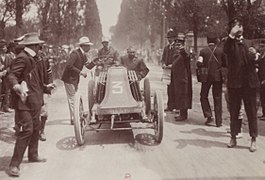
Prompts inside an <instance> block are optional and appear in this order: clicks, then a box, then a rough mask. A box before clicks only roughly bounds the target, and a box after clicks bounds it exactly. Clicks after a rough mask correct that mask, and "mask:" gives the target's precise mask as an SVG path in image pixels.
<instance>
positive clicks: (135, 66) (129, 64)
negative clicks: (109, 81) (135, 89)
mask: <svg viewBox="0 0 265 180" xmlns="http://www.w3.org/2000/svg"><path fill="white" fill-rule="evenodd" d="M121 64H122V65H123V66H124V67H126V68H127V69H128V70H134V71H135V72H136V74H137V75H140V76H141V78H144V77H145V76H146V75H147V74H148V72H149V69H148V67H147V66H146V64H145V63H144V60H143V59H139V58H138V57H135V58H134V59H129V57H128V55H126V56H122V57H121Z"/></svg>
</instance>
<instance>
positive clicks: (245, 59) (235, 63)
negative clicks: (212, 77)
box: [224, 37, 259, 88]
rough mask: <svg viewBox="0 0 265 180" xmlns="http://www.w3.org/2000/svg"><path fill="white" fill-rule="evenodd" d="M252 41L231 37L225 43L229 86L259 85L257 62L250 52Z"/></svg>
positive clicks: (254, 86)
mask: <svg viewBox="0 0 265 180" xmlns="http://www.w3.org/2000/svg"><path fill="white" fill-rule="evenodd" d="M251 46H252V44H251V42H250V41H247V40H244V39H243V40H242V42H239V41H238V40H236V39H232V38H230V37H228V38H227V40H226V42H225V43H224V52H225V53H226V55H227V68H228V74H227V87H228V88H241V87H243V86H249V87H250V88H258V87H259V79H258V75H257V72H256V63H257V62H255V61H254V57H252V56H250V54H249V53H248V50H249V47H251Z"/></svg>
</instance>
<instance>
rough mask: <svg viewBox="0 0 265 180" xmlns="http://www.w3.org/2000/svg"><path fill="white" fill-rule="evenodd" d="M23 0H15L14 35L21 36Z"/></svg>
mask: <svg viewBox="0 0 265 180" xmlns="http://www.w3.org/2000/svg"><path fill="white" fill-rule="evenodd" d="M22 15H23V1H21V0H16V36H17V37H18V36H21V35H22V34H23V21H22Z"/></svg>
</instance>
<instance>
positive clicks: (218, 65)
mask: <svg viewBox="0 0 265 180" xmlns="http://www.w3.org/2000/svg"><path fill="white" fill-rule="evenodd" d="M212 53H213V55H212V56H211V54H212ZM199 56H201V57H202V58H203V62H202V65H199V64H198V66H200V67H208V79H207V81H208V82H214V81H222V77H221V71H222V67H226V56H225V54H224V52H223V49H222V48H221V47H218V46H215V45H209V46H208V47H207V48H203V49H202V50H201V51H200V55H199Z"/></svg>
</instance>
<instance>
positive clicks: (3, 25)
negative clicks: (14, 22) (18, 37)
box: [0, 21, 6, 39]
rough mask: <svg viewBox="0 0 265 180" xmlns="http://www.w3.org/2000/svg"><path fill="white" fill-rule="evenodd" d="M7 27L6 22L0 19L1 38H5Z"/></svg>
mask: <svg viewBox="0 0 265 180" xmlns="http://www.w3.org/2000/svg"><path fill="white" fill-rule="evenodd" d="M5 27H6V23H5V22H4V21H0V39H4V38H5Z"/></svg>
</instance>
